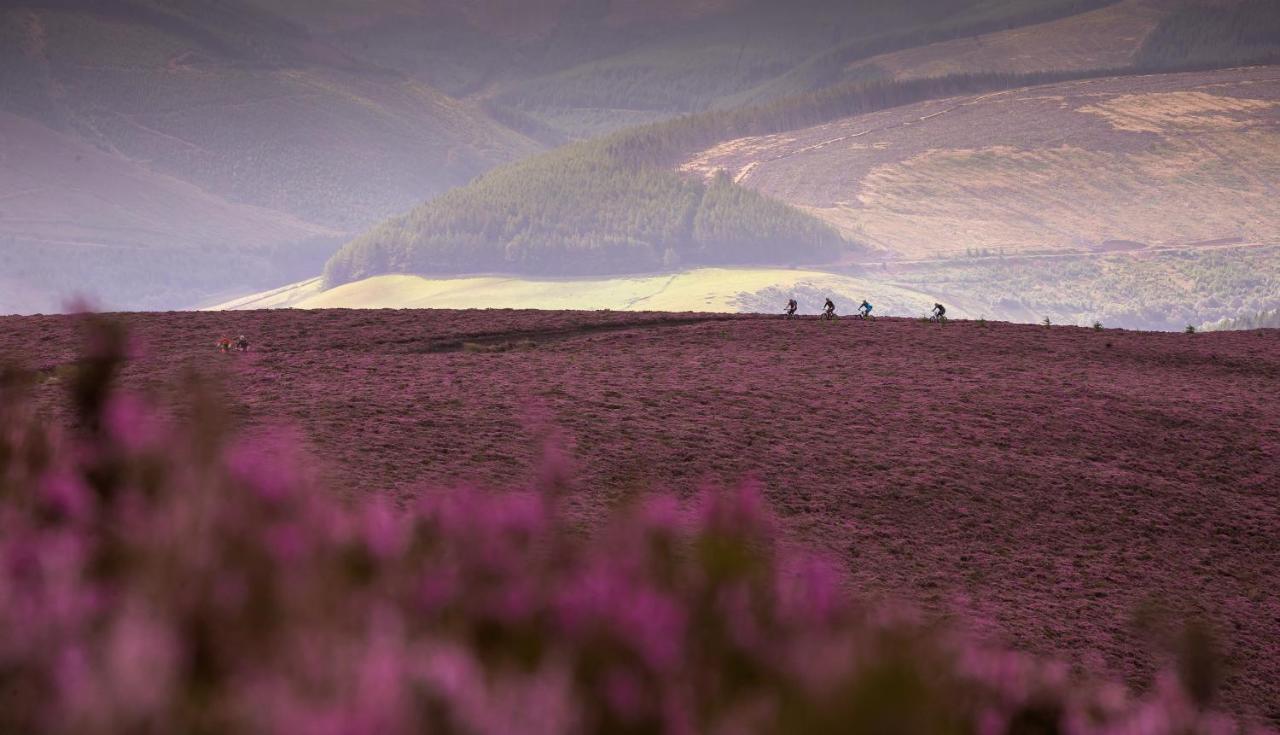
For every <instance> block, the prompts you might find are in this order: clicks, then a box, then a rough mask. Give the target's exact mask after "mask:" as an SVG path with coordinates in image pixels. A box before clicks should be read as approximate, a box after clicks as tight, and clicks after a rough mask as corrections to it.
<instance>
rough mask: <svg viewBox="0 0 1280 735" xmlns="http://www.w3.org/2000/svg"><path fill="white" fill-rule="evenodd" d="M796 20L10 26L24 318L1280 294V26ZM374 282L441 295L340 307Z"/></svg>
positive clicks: (148, 7) (1061, 4) (699, 10)
mask: <svg viewBox="0 0 1280 735" xmlns="http://www.w3.org/2000/svg"><path fill="white" fill-rule="evenodd" d="M802 5H803V12H793V11H792V10H789V9H788V10H784V9H782V8H781V7H780V6H776V5H775V4H772V3H766V2H759V1H756V0H721V1H717V2H702V3H693V4H686V3H672V4H665V5H664V4H653V3H638V2H637V3H630V2H623V1H621V0H618V1H615V2H598V3H590V2H589V3H569V2H557V1H553V0H549V1H548V2H539V3H514V2H491V3H470V2H453V3H450V2H430V3H427V2H413V1H411V0H386V1H385V2H384V1H379V2H374V3H350V2H341V1H335V2H325V3H293V2H271V1H268V0H237V1H236V2H223V3H218V4H216V5H214V4H208V3H199V2H184V1H182V0H126V1H124V2H118V3H99V2H91V1H89V0H56V1H55V0H44V1H43V2H18V3H10V4H7V5H6V6H5V8H4V9H3V10H0V62H3V63H0V87H2V89H3V92H4V93H3V95H0V154H2V155H3V156H4V161H5V165H4V166H3V168H0V286H2V288H0V310H4V311H7V312H23V313H30V312H50V311H58V310H60V309H62V308H64V307H65V306H66V304H68V303H70V301H71V300H73V299H75V298H81V297H82V298H86V299H88V300H89V301H90V302H92V303H97V304H99V305H101V306H104V307H108V308H116V309H172V308H194V307H210V306H219V305H229V306H234V305H237V304H245V303H249V304H262V303H267V301H263V300H261V299H259V298H258V297H256V296H255V294H268V293H270V294H275V296H274V297H272V298H271V299H269V302H270V303H272V304H274V305H277V306H284V305H306V304H308V303H329V304H339V303H340V304H342V305H344V306H351V307H359V306H371V305H374V304H378V305H381V306H405V305H409V304H411V303H412V304H416V305H446V303H447V304H449V305H463V306H485V305H490V304H495V303H499V302H501V303H508V300H507V299H505V298H504V297H502V296H501V295H500V293H499V291H497V290H493V289H498V288H500V287H498V286H496V285H495V286H493V289H489V290H486V289H485V288H482V287H480V286H478V285H476V284H477V283H480V282H483V279H486V278H488V279H490V281H489V282H490V283H493V284H497V283H511V282H512V281H511V279H516V280H523V282H527V283H528V286H527V287H526V288H523V290H518V292H520V293H524V294H526V295H527V299H528V300H527V301H522V302H520V303H519V304H517V305H520V306H531V307H538V306H548V307H549V306H552V305H553V302H552V301H549V300H546V299H544V298H542V297H540V296H538V295H537V294H539V293H540V292H546V291H547V289H546V288H541V287H539V286H538V284H539V283H549V282H550V281H562V280H563V279H571V280H570V281H569V282H567V283H566V285H565V286H564V288H563V289H559V290H560V291H561V292H568V293H572V292H573V289H574V288H575V286H573V285H571V284H572V279H588V280H586V281H583V282H582V283H581V284H579V285H578V286H576V288H578V289H579V290H580V291H581V292H582V293H583V294H584V299H585V301H584V304H585V303H586V302H587V301H589V302H590V303H594V304H598V305H600V306H601V307H603V308H622V309H625V308H630V307H629V306H628V305H629V304H634V305H639V304H641V303H643V301H638V300H637V298H639V297H638V296H637V295H636V294H634V293H632V290H633V289H632V287H631V286H628V285H627V284H628V283H631V282H633V281H634V280H635V279H636V278H653V279H656V280H655V281H654V282H655V283H661V282H663V281H664V280H665V279H670V278H672V277H676V278H677V279H678V281H679V282H680V283H683V284H693V283H698V284H703V285H701V286H699V287H698V288H697V289H692V290H689V291H688V292H687V293H688V298H682V299H681V300H679V301H678V302H677V301H672V302H671V303H672V304H673V305H678V306H680V307H682V308H683V307H693V306H703V307H707V308H716V309H729V310H740V309H760V310H766V311H772V310H775V309H776V308H778V307H777V305H776V304H774V303H772V302H771V301H770V299H773V298H776V296H777V294H778V293H780V292H781V291H784V290H787V289H788V288H789V289H792V290H795V289H796V288H800V289H801V291H803V292H805V293H809V292H813V293H816V292H817V291H818V290H821V288H822V287H825V286H822V285H821V284H824V283H829V282H831V279H832V278H836V279H845V280H844V281H841V283H843V284H845V286H847V288H843V289H840V290H837V291H836V292H835V293H838V294H840V296H841V298H842V299H850V300H853V299H861V298H871V297H876V296H878V294H884V296H881V297H879V298H880V303H883V304H884V306H885V307H890V306H892V307H893V309H894V310H895V313H903V314H918V305H920V304H924V305H927V304H928V303H931V302H932V301H934V300H939V299H943V300H946V301H948V303H952V304H954V305H956V307H957V308H959V309H960V310H961V311H960V313H963V314H966V315H969V316H973V317H978V316H985V317H987V318H993V319H1009V320H1017V321H1039V320H1040V319H1043V318H1046V317H1047V318H1050V319H1051V320H1054V321H1062V322H1070V323H1081V324H1085V323H1090V322H1092V321H1094V320H1101V321H1103V322H1105V323H1108V324H1114V325H1116V326H1131V327H1145V328H1159V329H1180V328H1182V327H1183V326H1185V325H1186V324H1194V325H1197V326H1199V325H1204V324H1210V323H1224V324H1225V323H1227V322H1228V321H1229V320H1232V319H1249V318H1257V317H1258V315H1260V314H1263V313H1265V312H1267V311H1269V310H1274V309H1275V308H1276V302H1277V298H1278V297H1280V286H1277V268H1276V263H1277V260H1276V245H1277V242H1280V214H1278V213H1277V210H1276V204H1275V202H1276V201H1278V199H1277V197H1276V196H1275V191H1274V188H1275V186H1276V185H1275V184H1274V183H1273V182H1275V181H1277V180H1280V177H1277V167H1278V166H1280V162H1277V160H1276V156H1277V151H1280V140H1278V139H1277V130H1278V126H1280V112H1277V110H1278V109H1280V98H1278V93H1280V82H1278V81H1277V79H1278V78H1280V72H1278V70H1277V67H1274V66H1270V65H1269V64H1270V62H1272V61H1273V60H1275V58H1276V54H1277V49H1278V48H1280V40H1278V37H1280V30H1278V25H1280V20H1277V12H1276V9H1275V6H1274V4H1272V3H1268V2H1265V1H1262V0H1239V1H1238V2H1226V3H1211V2H1207V1H1206V2H1205V3H1196V2H1178V1H1176V0H1167V1H1166V0H1119V1H1118V2H1110V1H1107V0H954V1H951V2H947V3H938V2H929V1H928V0H913V1H912V2H906V3H888V2H863V3H854V4H846V3H837V2H824V1H822V0H809V1H808V2H806V3H803V4H802ZM725 268H730V269H742V268H747V269H754V271H753V272H755V273H756V274H757V275H756V276H752V277H751V278H748V279H746V281H745V282H744V281H742V279H741V278H738V279H736V280H735V279H734V278H732V277H730V276H728V275H726V276H725V277H724V279H722V280H721V281H719V282H715V283H713V281H712V279H710V278H709V277H708V275H709V274H712V273H722V274H728V273H730V272H731V271H725V270H723V269H725ZM779 268H781V269H784V270H785V269H792V268H799V269H800V270H799V271H797V272H796V273H797V275H793V276H788V275H786V274H783V273H779V274H778V275H777V276H776V277H773V280H772V281H771V282H770V281H769V280H768V279H767V278H766V279H765V280H761V277H760V275H759V274H764V273H768V272H770V271H771V270H772V271H777V270H778V269H779ZM708 269H710V270H708ZM716 269H720V270H716ZM800 273H818V274H820V275H818V276H814V277H812V278H808V280H806V279H805V278H801V277H799V275H798V274H800ZM683 274H687V276H686V275H683ZM383 275H405V276H413V277H415V278H418V279H420V280H419V281H416V282H415V283H418V284H419V285H420V288H417V289H411V288H409V287H408V286H406V285H405V284H406V282H397V285H396V287H395V288H391V289H389V290H387V291H385V292H383V291H379V289H378V288H377V287H376V286H377V284H389V283H391V282H390V281H386V280H381V281H373V282H371V283H370V284H368V286H366V287H362V288H360V289H358V290H352V289H350V288H345V285H346V284H349V283H352V282H355V281H359V280H363V279H365V278H373V277H378V276H383ZM318 276H322V279H321V280H319V281H316V280H315V278H316V277H318ZM458 278H462V279H468V278H470V279H472V281H471V282H469V284H468V285H467V287H466V288H465V289H461V290H462V291H463V292H465V293H467V294H468V297H467V298H466V299H461V298H460V297H450V299H449V300H448V301H447V302H443V301H433V300H432V299H433V298H434V297H433V296H431V294H439V293H442V289H445V290H447V289H448V286H447V283H448V281H450V280H452V279H458ZM477 278H478V279H481V280H480V281H476V280H475V279H477ZM548 279H550V281H549V280H548ZM815 279H816V280H815ZM293 284H298V285H297V286H293ZM610 284H612V285H610ZM735 284H737V285H735ZM339 288H343V289H344V290H343V291H341V293H337V292H335V293H334V294H332V295H328V296H322V295H318V294H313V293H312V292H313V291H315V290H316V289H323V290H333V289H339ZM738 288H741V289H744V290H734V289H738ZM602 289H604V290H602ZM610 289H613V290H612V291H610ZM699 289H701V290H699ZM453 291H454V292H458V291H459V289H453ZM695 291H699V292H698V293H695ZM730 291H732V293H729V292H730ZM606 292H609V293H611V294H612V295H608V296H605V295H602V294H605V293H606ZM899 292H904V293H906V292H910V293H913V294H915V295H916V297H912V298H908V299H905V300H895V299H896V297H894V296H892V294H895V293H899ZM588 293H591V294H598V295H597V296H591V297H586V296H585V295H586V294H588ZM284 294H288V295H284ZM355 294H360V296H356V295H355ZM650 295H652V293H651V294H650ZM808 298H811V296H806V299H808ZM886 299H889V300H886ZM873 300H874V299H873ZM554 305H557V306H560V305H564V304H563V300H562V299H560V298H559V297H558V296H557V299H556V300H555V301H554Z"/></svg>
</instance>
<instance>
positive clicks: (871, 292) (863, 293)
mask: <svg viewBox="0 0 1280 735" xmlns="http://www.w3.org/2000/svg"><path fill="white" fill-rule="evenodd" d="M789 295H794V297H795V298H796V299H797V300H798V301H800V303H801V307H802V309H804V310H807V311H813V310H816V309H817V307H818V306H819V304H820V302H821V299H822V298H823V297H825V296H826V295H830V296H831V297H832V298H833V299H835V301H836V302H837V304H838V305H839V308H840V310H841V311H842V312H845V313H849V312H852V311H853V310H854V308H856V306H857V304H858V303H860V302H861V301H862V299H863V298H867V299H870V300H871V302H872V303H874V304H875V305H876V309H877V312H881V313H886V314H898V315H910V316H914V315H918V314H920V313H923V312H924V311H927V310H928V308H929V306H930V305H931V304H932V303H933V301H932V299H931V297H929V296H928V295H926V294H924V293H921V292H917V291H913V290H911V289H908V288H903V287H899V286H892V285H888V284H884V283H879V282H876V281H875V280H872V279H866V278H858V277H853V276H846V275H839V274H833V273H824V272H821V271H810V270H789V269H767V268H742V269H737V268H700V269H696V270H691V271H684V272H681V273H675V274H664V275H647V276H636V277H619V278H603V279H554V280H545V279H543V280H539V279H527V278H510V277H502V276H479V277H465V278H439V279H432V278H423V277H421V276H409V275H388V276H377V277H374V278H369V279H366V280H363V281H357V282H355V283H348V284H345V285H342V286H339V287H337V288H334V289H330V290H328V291H323V290H321V288H320V280H319V279H312V280H309V281H304V282H301V283H297V284H293V285H292V286H287V287H284V288H281V289H276V290H274V291H269V292H265V293H261V294H255V295H253V296H247V297H244V298H241V299H237V300H235V301H230V302H227V303H224V304H221V305H219V306H217V307H214V308H216V309H279V308H295V309H343V308H351V309H476V308H496V309H502V308H523V309H528V308H533V309H585V310H599V309H610V310H614V311H711V312H740V311H781V310H782V307H783V306H784V304H785V303H786V299H787V298H788V296H789Z"/></svg>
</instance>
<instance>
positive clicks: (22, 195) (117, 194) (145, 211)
mask: <svg viewBox="0 0 1280 735" xmlns="http://www.w3.org/2000/svg"><path fill="white" fill-rule="evenodd" d="M0 159H2V160H3V166H0V235H3V236H7V237H11V238H20V239H26V240H37V241H49V242H59V243H65V244H84V245H90V246H92V245H133V246H141V247H160V248H163V247H195V246H203V247H217V246H224V247H236V246H238V245H240V244H245V245H247V244H250V243H253V244H258V245H273V244H280V243H289V242H297V241H299V240H304V239H307V238H312V237H321V236H330V237H331V236H336V235H338V234H339V233H338V232H336V231H334V230H330V229H326V228H323V227H320V226H317V225H314V224H311V223H308V222H305V221H303V220H301V219H298V218H296V217H292V216H290V215H288V214H285V213H282V212H279V211H275V210H270V209H265V208H261V207H252V206H249V205H245V204H235V203H232V202H228V201H226V200H225V199H220V198H218V197H216V196H213V195H211V194H210V193H208V192H206V191H204V190H202V189H200V188H198V187H196V186H194V185H192V184H191V183H189V182H186V181H182V180H180V179H176V178H173V177H170V176H166V175H164V174H159V173H155V172H153V171H151V170H150V169H147V168H146V167H144V166H141V165H139V164H137V163H135V162H133V161H131V160H129V159H126V158H123V157H121V156H117V155H113V154H110V153H107V152H104V151H102V150H100V149H98V148H94V147H93V146H90V145H88V144H86V143H84V142H82V141H80V140H78V139H75V138H72V137H70V136H68V135H65V134H63V133H58V132H55V131H53V130H51V129H49V128H47V127H45V126H43V125H40V124H39V123H36V122H34V121H32V120H28V119H26V118H22V117H18V116H16V115H11V114H9V113H6V112H0Z"/></svg>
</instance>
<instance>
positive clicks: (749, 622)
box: [0, 327, 1235, 735]
mask: <svg viewBox="0 0 1280 735" xmlns="http://www.w3.org/2000/svg"><path fill="white" fill-rule="evenodd" d="M92 334H93V338H92V340H91V342H90V347H89V351H88V352H87V353H86V358H85V359H84V360H83V361H81V363H80V367H79V369H78V373H77V376H76V378H75V380H74V381H72V384H73V391H74V396H75V401H76V406H77V408H78V411H79V414H78V418H77V425H76V426H75V427H74V429H72V430H69V431H67V432H65V433H60V432H57V431H54V430H52V429H49V428H48V427H45V426H42V425H41V423H40V422H39V420H38V418H37V417H36V416H35V414H34V412H33V411H32V409H31V407H30V405H29V403H28V402H27V401H26V400H25V399H24V385H23V382H24V379H23V376H22V375H21V374H20V373H17V372H8V373H5V376H4V379H3V383H2V384H0V390H3V395H2V396H0V732H46V733H123V732H196V733H198V732H209V733H215V732H216V733H224V732H243V733H300V732H306V733H332V734H333V735H348V734H352V735H356V734H365V733H368V734H370V735H372V734H374V733H410V732H413V733H418V732H439V733H468V734H470V733H475V734H483V735H489V734H493V735H497V734H499V733H513V732H520V733H547V734H553V733H676V734H683V733H827V732H854V733H858V732H864V733H981V734H982V735H987V734H991V735H995V734H998V733H1010V734H1013V733H1079V734H1080V735H1085V734H1088V733H1098V734H1101V733H1153V734H1155V733H1170V734H1172V733H1218V732H1232V731H1235V727H1234V726H1233V724H1232V723H1231V722H1230V721H1229V720H1226V719H1224V718H1222V717H1220V716H1217V715H1214V714H1212V713H1209V712H1207V711H1206V704H1207V703H1208V702H1209V700H1210V694H1211V690H1212V683H1211V682H1209V681H1206V679H1205V676H1204V671H1205V670H1206V666H1202V665H1194V664H1193V665H1190V666H1189V667H1184V668H1186V669H1187V670H1186V671H1184V672H1183V675H1182V676H1181V677H1178V676H1172V677H1170V678H1167V679H1165V680H1162V682H1161V683H1160V685H1159V686H1158V687H1157V689H1156V690H1155V691H1154V692H1153V694H1152V695H1151V696H1150V697H1148V698H1145V699H1141V700H1137V701H1135V700H1131V699H1130V698H1128V697H1127V696H1126V695H1125V694H1124V692H1123V691H1122V690H1119V689H1117V688H1116V687H1115V686H1112V685H1106V684H1101V683H1096V682H1090V681H1087V680H1082V679H1079V678H1078V677H1071V676H1068V675H1067V673H1065V671H1064V670H1063V669H1062V668H1061V667H1057V666H1054V665H1052V664H1049V663H1044V662H1039V661H1035V660H1032V659H1029V658H1026V657H1023V656H1020V655H1015V654H1012V653H1008V652H1001V651H990V650H986V649H983V648H979V647H976V646H974V645H971V644H969V643H967V642H965V641H964V640H963V639H961V638H960V637H958V636H954V635H949V634H946V633H944V632H938V631H935V630H930V629H929V628H928V627H926V626H924V625H923V624H921V623H919V622H918V621H916V620H914V619H913V618H912V617H911V616H909V615H906V614H903V613H900V612H898V611H894V610H884V609H880V608H876V607H874V606H869V605H863V604H855V602H854V601H853V600H852V599H850V598H849V597H848V596H847V595H846V593H845V592H844V590H843V589H842V586H841V584H842V578H841V575H840V574H839V573H838V572H837V571H836V570H835V569H833V568H832V567H831V566H830V565H827V564H825V563H824V562H823V561H822V560H821V559H819V558H813V557H809V556H806V555H804V554H800V553H797V552H795V551H794V550H791V549H790V548H788V547H787V546H786V545H784V544H782V543H781V542H780V539H779V538H778V537H777V535H776V530H775V524H774V523H773V521H772V519H771V517H770V514H769V512H768V509H767V507H766V505H765V503H764V501H763V499H762V496H761V494H760V492H759V489H758V488H757V487H756V486H754V485H753V484H750V483H746V484H743V485H741V486H738V487H733V488H728V489H715V488H706V489H703V490H702V491H701V492H699V493H696V494H695V495H694V496H693V498H692V500H686V501H678V500H677V499H675V498H673V497H669V496H662V495H658V496H654V497H649V498H646V499H644V500H642V501H639V502H637V503H635V504H632V505H630V506H627V507H626V509H624V510H621V511H619V514H620V515H619V517H618V518H617V519H616V520H615V522H614V523H612V524H609V525H607V526H606V527H605V528H603V529H601V530H600V531H599V532H598V533H594V534H584V533H582V532H580V529H576V528H574V527H573V525H572V524H571V523H570V522H569V521H568V520H566V518H565V517H564V514H563V510H562V504H563V500H564V496H565V494H566V493H569V492H572V491H573V489H574V488H573V486H572V485H573V481H572V471H571V467H570V466H569V464H568V460H567V458H565V457H564V456H562V455H561V454H559V453H557V452H549V453H548V455H547V457H546V459H545V460H544V463H543V466H542V467H541V468H540V469H538V470H536V471H532V472H530V473H529V474H530V476H531V477H533V478H535V479H534V480H533V482H532V484H531V486H530V487H529V488H527V489H526V490H525V491H523V492H510V493H495V492H487V491H483V490H479V489H467V488H459V489H440V490H436V491H431V492H427V493H424V494H423V496H422V497H423V500H422V501H421V502H418V503H416V504H414V505H412V506H411V507H408V508H403V509H402V508H398V507H394V506H392V505H389V504H386V503H380V502H366V503H360V504H354V505H353V504H348V503H343V502H341V501H339V500H338V499H337V498H336V497H334V496H332V495H330V494H328V493H327V492H326V491H325V489H324V488H322V487H317V486H316V483H315V482H314V481H313V480H311V479H310V477H309V475H308V474H307V473H306V472H305V471H304V470H303V469H302V468H303V466H304V462H303V461H302V460H301V459H300V457H299V455H298V453H297V450H296V442H294V441H292V440H291V438H290V437H289V436H288V435H287V434H278V435H273V436H269V437H255V438H254V439H253V440H252V441H248V440H245V439H238V438H236V437H234V436H229V435H228V434H227V433H226V432H225V431H224V430H223V429H222V428H221V427H223V426H225V422H224V421H223V420H222V419H221V418H220V417H219V415H218V412H217V409H216V404H217V401H214V400H210V399H209V398H208V396H203V397H202V395H201V392H200V390H198V389H195V390H193V391H192V393H193V395H194V396H195V398H194V399H193V402H192V406H191V407H190V410H188V411H185V412H183V413H184V414H185V415H187V416H188V418H187V419H186V420H184V421H173V422H171V423H170V424H163V423H162V422H161V421H160V419H159V418H158V417H157V416H155V415H154V414H153V413H152V412H150V411H149V410H148V408H147V407H146V406H145V404H144V403H142V402H141V401H139V400H137V399H136V398H133V397H131V396H128V395H123V394H121V393H119V392H118V391H117V390H115V388H114V382H113V381H114V376H115V374H116V373H117V371H118V369H119V366H120V363H121V361H122V360H123V359H125V356H126V349H127V341H126V340H125V339H124V335H123V334H122V333H119V332H114V331H111V330H110V329H109V328H105V327H100V328H98V329H97V330H96V331H94V332H93V333H92ZM161 427H164V428H161ZM1188 685H1189V686H1188Z"/></svg>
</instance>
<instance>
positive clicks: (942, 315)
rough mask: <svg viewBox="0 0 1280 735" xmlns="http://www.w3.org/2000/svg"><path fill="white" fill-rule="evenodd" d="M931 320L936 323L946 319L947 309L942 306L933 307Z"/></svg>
mask: <svg viewBox="0 0 1280 735" xmlns="http://www.w3.org/2000/svg"><path fill="white" fill-rule="evenodd" d="M933 318H934V319H935V320H937V321H943V320H944V319H946V318H947V307H945V306H943V305H942V304H934V305H933Z"/></svg>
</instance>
